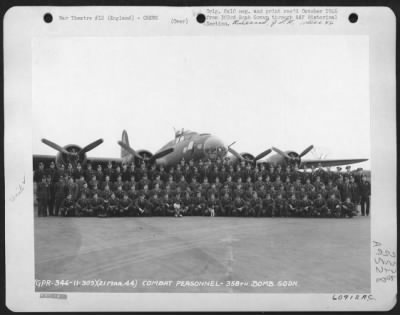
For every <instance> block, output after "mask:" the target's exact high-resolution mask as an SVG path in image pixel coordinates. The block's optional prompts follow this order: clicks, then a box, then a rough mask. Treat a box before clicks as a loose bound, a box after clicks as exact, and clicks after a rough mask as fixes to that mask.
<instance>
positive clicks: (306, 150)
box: [299, 145, 314, 158]
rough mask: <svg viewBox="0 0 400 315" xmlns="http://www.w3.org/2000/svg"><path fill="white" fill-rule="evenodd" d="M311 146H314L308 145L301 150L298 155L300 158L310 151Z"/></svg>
mask: <svg viewBox="0 0 400 315" xmlns="http://www.w3.org/2000/svg"><path fill="white" fill-rule="evenodd" d="M313 148H314V146H313V145H310V146H309V147H308V148H306V149H304V150H303V152H301V153H300V155H299V156H300V157H301V158H302V157H303V156H305V155H306V154H307V153H308V152H310V151H311V150H312V149H313Z"/></svg>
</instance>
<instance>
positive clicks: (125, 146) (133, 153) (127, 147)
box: [118, 141, 143, 160]
mask: <svg viewBox="0 0 400 315" xmlns="http://www.w3.org/2000/svg"><path fill="white" fill-rule="evenodd" d="M118 144H119V145H120V146H121V147H122V148H123V149H125V150H126V151H128V152H129V153H130V154H132V155H133V156H134V157H137V158H138V159H141V160H143V157H142V156H140V155H139V154H137V152H136V151H135V150H133V149H132V148H131V147H130V146H129V145H127V144H126V143H124V142H122V141H118Z"/></svg>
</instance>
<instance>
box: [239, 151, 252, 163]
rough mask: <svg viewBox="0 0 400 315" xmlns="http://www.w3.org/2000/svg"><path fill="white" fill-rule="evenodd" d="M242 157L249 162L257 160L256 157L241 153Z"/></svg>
mask: <svg viewBox="0 0 400 315" xmlns="http://www.w3.org/2000/svg"><path fill="white" fill-rule="evenodd" d="M240 155H241V156H242V157H244V158H245V159H246V160H249V161H254V158H255V157H254V155H252V154H250V153H247V152H243V153H240Z"/></svg>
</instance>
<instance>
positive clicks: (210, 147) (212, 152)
mask: <svg viewBox="0 0 400 315" xmlns="http://www.w3.org/2000/svg"><path fill="white" fill-rule="evenodd" d="M227 152H228V149H227V148H226V147H225V145H224V143H223V142H222V141H221V140H220V139H218V138H217V137H214V136H211V137H209V138H208V139H207V140H206V142H205V143H204V153H205V154H206V156H207V157H208V158H209V159H210V160H214V159H216V158H217V157H224V156H225V155H226V153H227Z"/></svg>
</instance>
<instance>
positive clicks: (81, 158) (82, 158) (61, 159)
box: [56, 144, 87, 167]
mask: <svg viewBox="0 0 400 315" xmlns="http://www.w3.org/2000/svg"><path fill="white" fill-rule="evenodd" d="M64 149H65V150H67V151H68V152H71V153H76V155H67V154H64V153H57V155H56V165H57V166H60V165H61V164H64V166H65V167H67V165H68V163H71V164H72V165H73V166H75V165H76V164H77V163H78V162H80V163H81V164H82V165H83V164H85V163H86V161H87V156H86V154H85V153H84V154H80V155H78V152H79V151H80V150H81V149H82V148H81V147H80V146H78V145H76V144H68V145H66V146H64Z"/></svg>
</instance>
